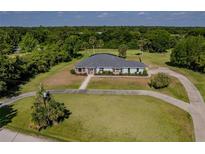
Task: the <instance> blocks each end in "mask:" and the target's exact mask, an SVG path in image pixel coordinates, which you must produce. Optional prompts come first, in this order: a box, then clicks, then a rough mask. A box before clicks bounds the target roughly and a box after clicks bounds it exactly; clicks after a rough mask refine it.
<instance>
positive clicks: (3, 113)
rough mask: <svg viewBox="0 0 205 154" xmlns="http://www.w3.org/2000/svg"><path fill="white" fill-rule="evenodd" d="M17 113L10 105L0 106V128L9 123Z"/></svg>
mask: <svg viewBox="0 0 205 154" xmlns="http://www.w3.org/2000/svg"><path fill="white" fill-rule="evenodd" d="M16 115H17V110H15V109H13V106H12V105H9V106H4V107H1V108H0V128H1V127H3V126H6V125H7V124H9V123H10V122H11V121H12V119H13V118H14V117H15V116H16Z"/></svg>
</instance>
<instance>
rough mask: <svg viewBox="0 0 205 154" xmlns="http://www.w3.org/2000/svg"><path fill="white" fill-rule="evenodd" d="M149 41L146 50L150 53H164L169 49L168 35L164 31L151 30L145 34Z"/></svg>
mask: <svg viewBox="0 0 205 154" xmlns="http://www.w3.org/2000/svg"><path fill="white" fill-rule="evenodd" d="M146 38H147V39H148V40H149V42H150V43H149V44H148V47H147V48H148V49H149V51H150V52H159V53H161V52H166V50H167V49H169V47H170V34H169V33H168V32H167V31H166V30H152V31H149V32H148V33H147V34H146Z"/></svg>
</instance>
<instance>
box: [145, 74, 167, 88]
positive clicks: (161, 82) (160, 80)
mask: <svg viewBox="0 0 205 154" xmlns="http://www.w3.org/2000/svg"><path fill="white" fill-rule="evenodd" d="M169 84H170V77H169V76H168V75H166V74H165V73H158V74H157V75H155V76H154V77H153V78H152V79H151V81H150V83H149V85H150V87H154V88H155V89H161V88H165V87H168V86H169Z"/></svg>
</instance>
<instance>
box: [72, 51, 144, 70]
mask: <svg viewBox="0 0 205 154" xmlns="http://www.w3.org/2000/svg"><path fill="white" fill-rule="evenodd" d="M75 67H76V68H97V67H102V68H105V67H109V68H133V67H134V68H144V67H147V65H145V64H144V63H141V62H138V61H128V60H125V59H124V58H121V57H118V56H116V55H113V54H108V53H98V54H94V55H92V56H90V57H89V58H87V59H85V60H83V61H81V62H79V63H78V64H77V65H75Z"/></svg>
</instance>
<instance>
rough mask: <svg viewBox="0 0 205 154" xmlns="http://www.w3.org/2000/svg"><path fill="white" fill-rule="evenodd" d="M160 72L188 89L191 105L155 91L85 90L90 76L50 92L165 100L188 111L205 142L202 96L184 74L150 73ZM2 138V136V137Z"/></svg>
mask: <svg viewBox="0 0 205 154" xmlns="http://www.w3.org/2000/svg"><path fill="white" fill-rule="evenodd" d="M158 72H164V73H167V74H169V75H171V76H174V77H176V78H178V79H179V81H180V82H181V83H182V84H183V86H184V87H185V89H186V92H187V94H188V97H189V101H190V104H188V103H185V102H183V101H181V100H178V99H175V98H173V97H171V96H168V95H165V94H161V93H158V92H154V91H149V90H94V89H92V90H85V89H86V87H87V85H88V83H89V81H90V79H91V77H92V76H88V77H87V78H86V79H85V80H84V82H83V83H82V85H81V87H80V89H65V90H50V92H51V93H53V94H67V93H69V94H74V93H82V94H116V95H148V96H152V97H155V98H158V99H161V100H164V101H165V102H167V103H170V104H172V105H175V106H177V107H179V108H181V109H182V110H185V111H187V112H188V113H189V114H190V115H191V116H192V119H193V124H194V132H195V139H196V141H205V104H204V101H203V98H202V96H201V94H200V93H199V91H198V89H197V88H196V87H195V86H194V85H193V84H192V83H191V82H190V81H189V80H188V79H187V78H186V77H185V76H183V75H182V74H179V73H177V72H174V71H172V70H170V69H168V68H157V69H152V70H150V71H149V73H150V75H151V74H156V73H158ZM34 95H35V92H30V93H25V94H22V95H19V96H17V97H12V98H11V99H7V100H4V101H3V102H2V104H1V105H0V107H3V106H5V105H9V104H12V103H15V101H17V100H19V99H22V98H25V97H30V96H34ZM0 138H1V136H0Z"/></svg>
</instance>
